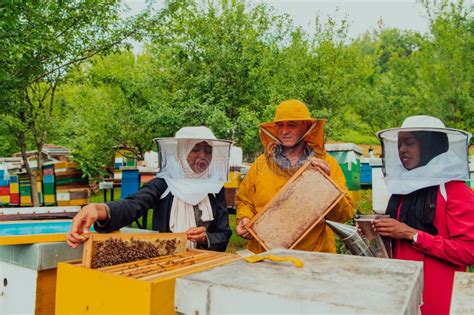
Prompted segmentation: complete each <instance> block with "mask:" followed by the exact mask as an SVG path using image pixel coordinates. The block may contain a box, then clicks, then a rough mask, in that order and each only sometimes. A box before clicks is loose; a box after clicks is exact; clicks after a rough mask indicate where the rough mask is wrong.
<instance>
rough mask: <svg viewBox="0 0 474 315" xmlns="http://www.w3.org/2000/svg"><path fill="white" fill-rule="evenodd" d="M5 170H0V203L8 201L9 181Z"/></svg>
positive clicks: (3, 203)
mask: <svg viewBox="0 0 474 315" xmlns="http://www.w3.org/2000/svg"><path fill="white" fill-rule="evenodd" d="M7 175H8V174H7V171H6V170H0V205H8V204H9V203H10V187H9V186H10V181H9V179H8V177H7Z"/></svg>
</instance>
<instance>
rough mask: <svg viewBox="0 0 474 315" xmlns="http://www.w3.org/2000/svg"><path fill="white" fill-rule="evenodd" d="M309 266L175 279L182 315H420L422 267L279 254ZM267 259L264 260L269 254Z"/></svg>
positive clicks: (272, 265)
mask: <svg viewBox="0 0 474 315" xmlns="http://www.w3.org/2000/svg"><path fill="white" fill-rule="evenodd" d="M267 253H270V254H274V255H282V256H288V255H290V256H293V257H297V258H299V259H301V260H302V261H303V262H304V267H303V268H296V267H294V266H293V264H291V263H288V262H284V263H282V262H268V261H265V262H259V263H254V264H251V263H248V262H246V261H243V260H239V261H237V262H233V263H230V264H227V265H224V266H221V267H217V268H215V269H213V270H210V271H205V272H200V273H196V274H193V275H189V276H185V277H182V278H179V279H176V289H175V310H176V311H177V312H178V313H183V314H226V313H234V314H249V313H252V314H258V313H267V314H275V313H280V314H282V313H286V314H300V313H312V314H316V313H317V314H418V313H419V306H420V305H421V300H422V289H423V271H422V267H423V266H422V263H421V262H413V261H403V260H390V259H379V258H368V257H358V256H349V255H336V254H326V253H314V252H303V251H294V250H286V249H275V250H271V251H270V252H267ZM267 253H264V254H267Z"/></svg>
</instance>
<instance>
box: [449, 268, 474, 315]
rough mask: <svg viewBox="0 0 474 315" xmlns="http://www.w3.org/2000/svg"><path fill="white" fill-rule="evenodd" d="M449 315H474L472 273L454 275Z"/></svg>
mask: <svg viewBox="0 0 474 315" xmlns="http://www.w3.org/2000/svg"><path fill="white" fill-rule="evenodd" d="M449 313H450V314H451V315H461V314H474V273H471V272H456V273H455V274H454V283H453V296H452V298H451V310H450V312H449Z"/></svg>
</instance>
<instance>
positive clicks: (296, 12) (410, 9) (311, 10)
mask: <svg viewBox="0 0 474 315" xmlns="http://www.w3.org/2000/svg"><path fill="white" fill-rule="evenodd" d="M465 2H466V3H468V4H469V3H470V4H472V3H473V2H474V0H466V1H465ZM123 3H125V4H126V5H127V6H128V7H130V14H136V13H138V12H139V11H140V10H143V9H144V8H145V6H146V4H145V1H144V0H123ZM162 3H163V1H160V0H158V1H156V3H155V5H154V6H155V7H156V8H159V7H160V6H162ZM253 3H265V4H268V5H270V6H272V7H273V8H274V9H275V11H276V13H288V14H290V15H291V16H292V17H293V19H294V22H295V24H296V25H299V26H301V27H302V28H303V29H305V30H306V31H307V32H308V33H310V34H312V33H313V29H314V18H315V16H316V15H318V14H319V16H320V19H321V21H322V22H323V23H324V22H325V21H327V17H328V16H331V17H333V18H335V19H336V21H341V20H342V19H343V18H347V20H348V21H349V29H348V35H349V38H356V37H358V36H360V35H362V34H364V33H365V32H367V31H370V30H372V29H375V28H377V25H378V22H379V21H380V20H382V21H383V25H384V26H385V27H394V28H399V29H402V30H413V31H417V32H419V33H425V32H427V31H428V18H427V15H426V14H425V11H424V8H423V6H422V5H421V3H420V0H397V1H394V0H365V1H361V0H333V1H329V0H253ZM138 46H139V45H138ZM138 46H137V44H134V47H135V50H137V49H139V47H138Z"/></svg>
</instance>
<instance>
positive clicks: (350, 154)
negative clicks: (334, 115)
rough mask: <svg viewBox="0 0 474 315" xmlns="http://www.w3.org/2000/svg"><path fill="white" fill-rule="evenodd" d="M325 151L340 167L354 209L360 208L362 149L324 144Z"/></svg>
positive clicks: (348, 145)
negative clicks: (354, 206)
mask: <svg viewBox="0 0 474 315" xmlns="http://www.w3.org/2000/svg"><path fill="white" fill-rule="evenodd" d="M325 149H326V151H327V152H328V153H329V154H330V155H331V156H333V157H334V158H335V159H336V160H337V162H338V164H339V165H340V166H341V168H342V171H343V173H344V177H345V179H346V185H347V188H348V189H349V195H350V196H351V198H352V199H353V200H354V204H355V205H356V207H359V206H360V202H361V199H362V194H361V192H360V158H361V156H362V153H363V151H362V149H361V148H360V147H359V146H357V145H355V144H353V143H331V144H325Z"/></svg>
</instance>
